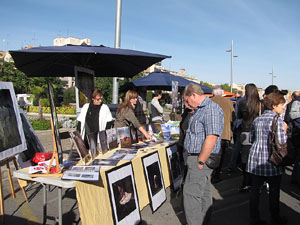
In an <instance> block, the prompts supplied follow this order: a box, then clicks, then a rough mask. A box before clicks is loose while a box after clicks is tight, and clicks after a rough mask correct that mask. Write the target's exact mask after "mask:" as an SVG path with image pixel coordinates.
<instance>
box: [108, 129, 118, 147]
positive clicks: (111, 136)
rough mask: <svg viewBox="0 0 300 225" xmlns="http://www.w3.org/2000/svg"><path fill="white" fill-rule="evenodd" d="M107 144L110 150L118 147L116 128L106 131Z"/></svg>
mask: <svg viewBox="0 0 300 225" xmlns="http://www.w3.org/2000/svg"><path fill="white" fill-rule="evenodd" d="M106 137H107V143H108V147H109V149H110V150H112V149H114V148H117V147H118V137H117V131H116V128H111V129H108V130H106Z"/></svg>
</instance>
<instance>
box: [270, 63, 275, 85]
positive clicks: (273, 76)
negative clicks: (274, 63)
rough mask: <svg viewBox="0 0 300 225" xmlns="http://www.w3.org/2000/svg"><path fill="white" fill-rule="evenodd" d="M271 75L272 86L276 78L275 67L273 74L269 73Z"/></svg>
mask: <svg viewBox="0 0 300 225" xmlns="http://www.w3.org/2000/svg"><path fill="white" fill-rule="evenodd" d="M269 74H271V76H272V85H273V84H274V78H275V77H276V76H275V75H274V72H273V67H272V73H269Z"/></svg>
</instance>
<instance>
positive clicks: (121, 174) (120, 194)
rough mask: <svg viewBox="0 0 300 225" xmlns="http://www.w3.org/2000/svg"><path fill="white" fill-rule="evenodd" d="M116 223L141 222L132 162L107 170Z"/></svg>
mask: <svg viewBox="0 0 300 225" xmlns="http://www.w3.org/2000/svg"><path fill="white" fill-rule="evenodd" d="M105 174H106V180H107V186H108V192H109V197H110V202H111V208H112V214H113V215H112V216H113V220H114V224H118V225H119V224H120V225H122V224H139V223H140V221H141V214H140V209H139V201H138V195H137V190H136V185H135V180H134V173H133V168H132V164H131V163H130V162H129V163H125V164H123V165H121V166H118V167H114V168H113V169H111V170H108V171H106V172H105Z"/></svg>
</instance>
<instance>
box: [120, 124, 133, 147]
mask: <svg viewBox="0 0 300 225" xmlns="http://www.w3.org/2000/svg"><path fill="white" fill-rule="evenodd" d="M118 135H119V138H120V143H121V148H130V147H131V135H130V129H129V127H119V128H118Z"/></svg>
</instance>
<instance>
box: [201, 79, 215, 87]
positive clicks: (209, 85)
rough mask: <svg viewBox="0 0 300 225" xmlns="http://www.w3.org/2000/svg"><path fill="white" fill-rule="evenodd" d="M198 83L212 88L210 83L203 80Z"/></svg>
mask: <svg viewBox="0 0 300 225" xmlns="http://www.w3.org/2000/svg"><path fill="white" fill-rule="evenodd" d="M200 84H201V85H204V86H206V87H209V88H213V85H211V84H210V83H207V82H204V81H200Z"/></svg>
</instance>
